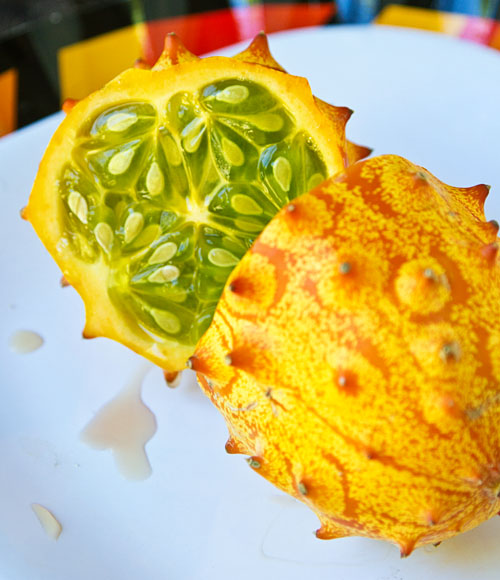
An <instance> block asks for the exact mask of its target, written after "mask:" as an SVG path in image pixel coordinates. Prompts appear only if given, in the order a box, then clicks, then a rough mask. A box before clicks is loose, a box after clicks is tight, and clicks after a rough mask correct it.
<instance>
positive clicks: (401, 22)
mask: <svg viewBox="0 0 500 580" xmlns="http://www.w3.org/2000/svg"><path fill="white" fill-rule="evenodd" d="M374 22H375V23H376V24H385V25H391V26H404V27H407V28H418V29H420V30H429V31H432V32H440V33H442V34H449V35H451V36H457V37H459V38H463V39H465V40H470V41H472V42H476V43H478V44H484V45H486V46H491V47H492V48H497V49H500V24H499V23H498V22H497V21H495V20H492V19H491V18H480V17H478V16H468V15H466V14H454V13H451V12H439V11H437V10H430V9H427V8H414V7H412V6H399V5H396V4H391V5H389V6H387V7H386V8H384V9H383V10H382V11H381V12H380V14H379V15H378V16H377V18H376V19H375V21H374Z"/></svg>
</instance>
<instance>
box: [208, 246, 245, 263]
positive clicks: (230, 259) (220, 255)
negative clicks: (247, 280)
mask: <svg viewBox="0 0 500 580" xmlns="http://www.w3.org/2000/svg"><path fill="white" fill-rule="evenodd" d="M208 259H209V260H210V262H212V264H213V265H214V266H220V267H221V268H227V267H229V266H236V264H237V263H238V262H239V259H238V258H237V257H236V256H235V255H234V254H231V252H228V251H227V250H223V249H222V248H213V249H212V250H210V252H208Z"/></svg>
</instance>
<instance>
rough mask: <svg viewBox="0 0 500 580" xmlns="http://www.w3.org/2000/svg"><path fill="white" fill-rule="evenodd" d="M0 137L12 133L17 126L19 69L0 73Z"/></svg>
mask: <svg viewBox="0 0 500 580" xmlns="http://www.w3.org/2000/svg"><path fill="white" fill-rule="evenodd" d="M0 95H1V101H0V137H3V136H4V135H7V133H11V132H12V131H14V129H15V128H16V126H17V70H16V69H13V68H11V69H9V70H7V71H5V72H3V73H2V74H0Z"/></svg>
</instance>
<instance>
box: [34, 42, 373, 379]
mask: <svg viewBox="0 0 500 580" xmlns="http://www.w3.org/2000/svg"><path fill="white" fill-rule="evenodd" d="M67 108H68V109H69V108H71V107H67ZM350 114H351V111H350V110H349V109H346V108H344V107H333V106H331V105H327V104H325V103H323V102H322V101H317V100H315V98H314V97H313V95H312V93H311V90H310V88H309V85H308V83H307V81H306V80H305V79H303V78H300V77H294V76H291V75H289V74H287V73H286V72H284V71H283V70H282V69H281V68H280V67H279V65H277V63H276V62H275V61H274V59H273V58H272V57H271V55H270V53H269V50H268V47H267V41H266V38H265V36H263V35H259V36H258V37H257V38H256V39H255V40H254V42H253V43H252V44H251V45H250V47H249V48H248V49H247V50H246V51H244V52H243V53H241V54H239V55H237V56H236V57H235V58H227V57H211V58H206V59H199V58H198V57H196V56H194V55H193V54H191V53H189V52H188V51H187V50H186V49H185V48H184V47H183V46H182V44H181V43H180V41H179V40H178V39H177V37H175V36H174V35H169V36H168V37H167V40H166V48H165V51H164V53H163V54H162V56H161V57H160V59H159V61H158V62H157V63H156V65H155V66H154V67H153V68H152V69H151V70H146V69H144V68H141V69H139V68H136V69H130V70H127V71H125V72H124V73H122V74H121V75H119V76H118V77H117V78H115V79H114V80H113V81H111V82H110V83H108V84H107V85H106V86H105V87H104V88H103V89H101V90H99V91H97V92H95V93H93V94H92V95H90V96H89V97H87V98H86V99H84V100H83V101H81V102H79V103H77V104H76V105H75V106H74V107H72V108H71V110H70V111H69V114H68V116H67V117H66V119H65V120H64V121H63V123H62V124H61V126H60V127H59V128H58V130H57V131H56V133H55V135H54V137H53V139H52V141H51V142H50V145H49V147H48V149H47V151H46V153H45V156H44V158H43V160H42V163H41V166H40V170H39V173H38V176H37V178H36V181H35V184H34V187H33V191H32V195H31V198H30V200H29V204H28V206H27V208H26V210H25V214H24V215H25V217H26V218H27V219H28V220H29V221H30V222H31V223H32V224H33V226H34V228H35V230H36V231H37V233H38V235H39V236H40V238H41V239H42V241H43V243H44V244H45V245H46V247H47V249H48V250H49V251H50V253H51V254H52V255H53V257H54V258H55V260H56V261H57V263H58V264H59V266H60V267H61V270H62V272H63V275H64V277H65V279H66V280H67V281H68V283H69V284H71V285H72V286H73V287H74V288H76V290H77V291H78V292H79V293H80V295H81V296H82V298H83V300H84V302H85V307H86V318H87V319H86V325H85V330H84V335H85V336H86V337H94V336H106V337H109V338H112V339H115V340H118V341H120V342H122V343H123V344H125V345H127V346H128V347H130V348H132V349H133V350H135V351H136V352H138V353H140V354H142V355H144V356H145V357H147V358H149V359H150V360H152V361H153V362H155V363H157V364H159V365H160V366H162V367H163V368H165V369H166V370H169V371H175V370H178V369H181V368H183V367H184V366H185V363H186V360H187V359H188V357H189V356H190V355H191V354H192V353H193V351H194V348H195V346H196V344H197V342H198V341H199V339H200V337H201V336H202V335H203V333H204V332H205V331H206V329H207V328H208V325H209V324H210V322H211V320H212V316H213V313H214V310H215V307H216V305H217V301H218V299H219V296H220V294H221V292H222V289H223V287H224V284H225V282H226V279H227V277H228V275H229V274H230V272H231V271H232V269H233V268H234V266H235V265H236V264H237V263H238V262H239V260H240V259H241V258H242V256H243V255H244V254H245V252H246V251H247V250H248V248H249V247H250V246H251V244H252V242H253V240H254V239H255V237H256V236H257V235H258V234H259V233H260V232H261V231H262V229H263V228H264V226H265V225H266V224H267V223H268V222H269V221H270V220H271V218H272V217H273V216H274V215H275V214H276V213H277V212H278V210H279V209H280V208H281V207H282V206H283V205H284V204H285V203H287V202H288V201H290V200H291V199H293V198H295V197H296V196H298V195H300V194H302V193H304V192H306V191H308V190H310V189H312V188H313V187H315V186H317V185H318V184H319V183H321V182H322V181H323V180H324V179H325V178H326V177H328V176H330V175H332V174H335V173H337V172H339V171H341V170H343V169H344V167H345V165H346V164H347V163H348V162H349V161H350V160H352V157H353V156H354V158H356V157H359V156H360V155H363V154H365V153H366V150H364V149H363V148H358V147H357V146H353V145H352V144H347V142H346V140H345V132H344V128H345V124H346V122H347V120H348V118H349V116H350Z"/></svg>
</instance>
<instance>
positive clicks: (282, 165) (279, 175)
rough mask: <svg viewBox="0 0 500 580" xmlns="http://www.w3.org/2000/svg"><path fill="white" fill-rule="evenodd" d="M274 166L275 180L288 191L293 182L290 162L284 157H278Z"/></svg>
mask: <svg viewBox="0 0 500 580" xmlns="http://www.w3.org/2000/svg"><path fill="white" fill-rule="evenodd" d="M272 165H273V175H274V179H276V181H277V182H278V185H279V186H280V187H281V189H282V190H283V191H288V190H289V189H290V183H291V181H292V167H291V166H290V162H289V161H288V159H285V158H284V157H278V158H277V159H276V160H275V161H274V162H273V164H272Z"/></svg>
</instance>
